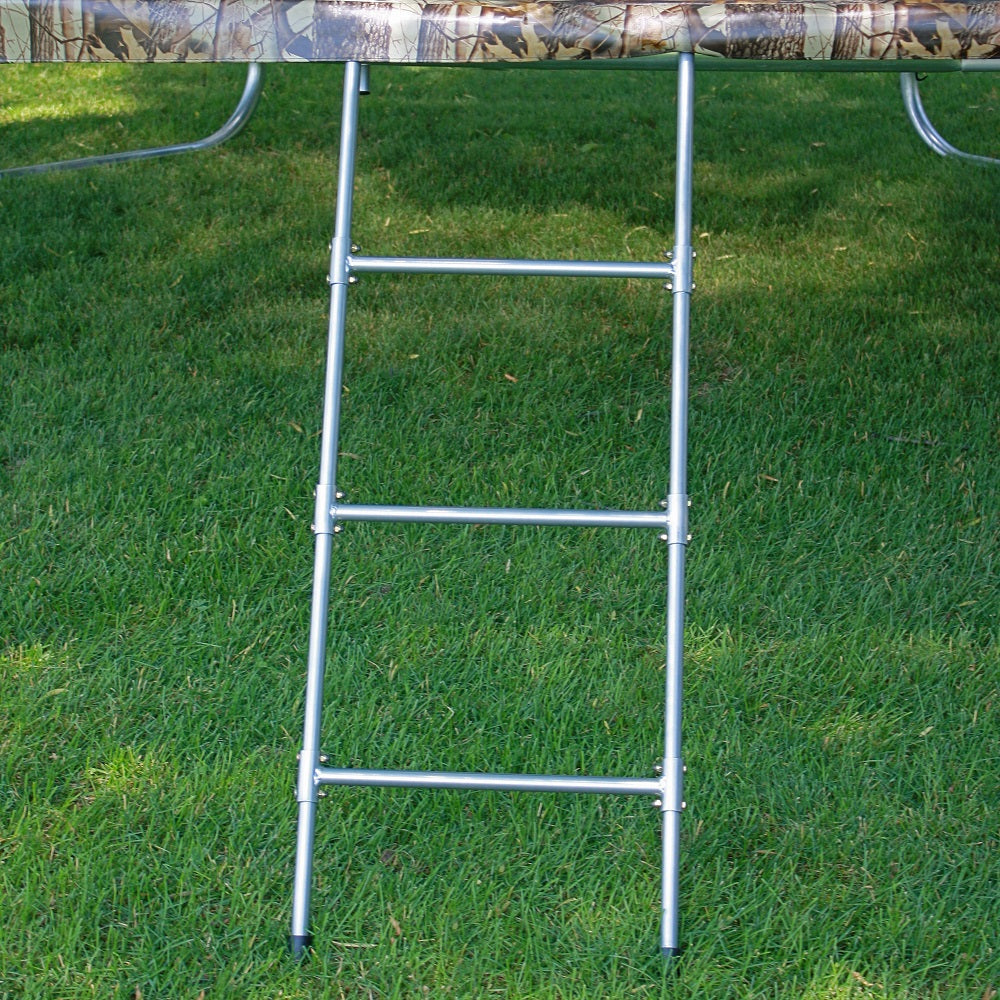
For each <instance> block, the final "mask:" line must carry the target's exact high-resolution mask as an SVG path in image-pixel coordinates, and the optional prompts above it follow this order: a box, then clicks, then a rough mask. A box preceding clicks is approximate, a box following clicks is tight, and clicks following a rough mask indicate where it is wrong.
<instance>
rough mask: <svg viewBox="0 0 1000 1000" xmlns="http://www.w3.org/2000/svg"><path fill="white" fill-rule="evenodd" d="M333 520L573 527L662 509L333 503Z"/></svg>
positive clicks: (603, 524) (642, 518)
mask: <svg viewBox="0 0 1000 1000" xmlns="http://www.w3.org/2000/svg"><path fill="white" fill-rule="evenodd" d="M330 515H331V517H332V518H333V519H334V520H335V521H391V522H399V523H403V524H525V525H562V526H565V527H576V528H659V529H660V530H661V531H665V530H666V528H667V526H668V517H667V513H666V511H641V510H640V511H629V510H549V509H544V508H524V507H406V506H398V505H393V504H362V503H358V504H353V503H349V504H336V505H335V506H334V507H332V508H331V509H330Z"/></svg>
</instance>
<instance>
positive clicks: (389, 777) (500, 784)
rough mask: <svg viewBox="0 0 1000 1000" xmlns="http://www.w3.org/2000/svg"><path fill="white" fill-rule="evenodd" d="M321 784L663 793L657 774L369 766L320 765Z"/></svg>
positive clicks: (522, 790)
mask: <svg viewBox="0 0 1000 1000" xmlns="http://www.w3.org/2000/svg"><path fill="white" fill-rule="evenodd" d="M314 781H315V782H316V784H317V785H354V786H363V787H369V788H453V789H459V790H463V791H479V792H484V791H491V792H583V793H590V794H615V795H660V794H662V792H663V789H662V787H661V782H660V781H658V780H657V779H656V778H614V777H597V778H594V777H586V776H583V775H577V774H572V775H555V774H552V775H549V774H484V773H480V772H470V771H465V772H462V771H380V770H370V769H367V768H337V767H319V768H317V769H316V772H315V775H314Z"/></svg>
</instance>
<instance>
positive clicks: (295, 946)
mask: <svg viewBox="0 0 1000 1000" xmlns="http://www.w3.org/2000/svg"><path fill="white" fill-rule="evenodd" d="M312 945H313V936H312V934H292V935H290V936H289V938H288V950H289V951H290V952H291V953H292V956H293V957H294V958H305V957H306V955H307V954H308V953H309V950H310V949H311V948H312Z"/></svg>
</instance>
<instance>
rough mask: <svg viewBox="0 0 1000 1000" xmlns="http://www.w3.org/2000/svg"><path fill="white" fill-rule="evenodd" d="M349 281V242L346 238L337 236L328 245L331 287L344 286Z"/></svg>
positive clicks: (348, 238)
mask: <svg viewBox="0 0 1000 1000" xmlns="http://www.w3.org/2000/svg"><path fill="white" fill-rule="evenodd" d="M350 279H351V240H350V237H347V236H337V237H335V238H334V239H333V241H332V242H331V243H330V274H329V276H328V278H327V280H328V281H329V283H330V284H331V285H345V284H348V283H349V282H350Z"/></svg>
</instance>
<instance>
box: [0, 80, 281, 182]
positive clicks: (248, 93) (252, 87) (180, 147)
mask: <svg viewBox="0 0 1000 1000" xmlns="http://www.w3.org/2000/svg"><path fill="white" fill-rule="evenodd" d="M263 79H264V73H263V68H262V67H261V66H260V65H259V64H258V63H250V65H249V66H248V67H247V80H246V84H245V85H244V87H243V95H242V96H241V97H240V100H239V103H238V104H237V105H236V108H235V110H234V111H233V113H232V114H231V115H230V116H229V118H228V120H227V121H226V123H225V124H224V125H223V126H222V128H220V129H218V130H217V131H215V132H213V133H212V134H211V135H207V136H205V138H204V139H197V140H196V141H194V142H182V143H178V144H177V145H175V146H154V147H151V148H149V149H130V150H126V151H124V152H121V153H106V154H104V155H101V156H85V157H82V158H81V159H78V160H57V161H55V162H53V163H33V164H31V165H30V166H26V167H9V168H8V169H6V170H0V177H19V176H22V175H24V174H45V173H48V172H49V171H52V170H81V169H82V168H84V167H100V166H106V165H107V164H110V163H127V162H130V161H132V160H150V159H153V158H154V157H157V156H173V155H174V154H176V153H195V152H198V151H200V150H203V149H211V148H212V146H218V145H219V144H220V143H222V142H225V141H226V140H227V139H231V138H233V136H235V135H238V134H239V133H240V132H242V131H243V128H244V127H245V126H246V123H247V122H248V121H250V118H251V117H252V116H253V113H254V109H255V108H256V107H257V100H258V98H259V97H260V90H261V85H262V83H263Z"/></svg>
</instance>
